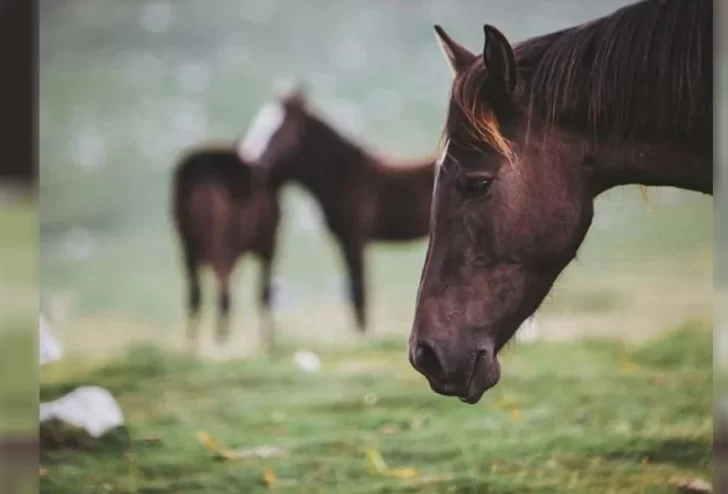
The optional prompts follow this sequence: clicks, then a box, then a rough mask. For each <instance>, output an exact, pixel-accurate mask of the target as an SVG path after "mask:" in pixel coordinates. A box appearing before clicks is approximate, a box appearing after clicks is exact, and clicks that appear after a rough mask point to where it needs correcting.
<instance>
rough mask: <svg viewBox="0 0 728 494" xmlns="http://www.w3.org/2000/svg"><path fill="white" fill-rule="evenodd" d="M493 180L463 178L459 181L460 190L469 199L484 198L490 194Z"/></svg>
mask: <svg viewBox="0 0 728 494" xmlns="http://www.w3.org/2000/svg"><path fill="white" fill-rule="evenodd" d="M492 183H493V179H491V178H484V177H462V178H460V180H458V184H457V185H458V189H459V190H460V192H461V193H462V194H463V195H465V196H468V197H475V196H482V195H485V193H487V192H488V189H490V185H491V184H492Z"/></svg>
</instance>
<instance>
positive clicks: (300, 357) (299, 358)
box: [293, 350, 321, 372]
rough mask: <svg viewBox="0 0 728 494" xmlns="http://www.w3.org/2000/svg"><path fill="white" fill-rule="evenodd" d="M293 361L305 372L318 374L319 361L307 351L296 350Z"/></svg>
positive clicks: (316, 356)
mask: <svg viewBox="0 0 728 494" xmlns="http://www.w3.org/2000/svg"><path fill="white" fill-rule="evenodd" d="M293 359H294V360H295V361H296V365H298V367H299V368H300V369H301V370H303V371H305V372H318V370H319V369H320V368H321V359H319V358H318V355H316V354H315V353H313V352H310V351H308V350H298V351H297V352H296V354H295V355H294V356H293Z"/></svg>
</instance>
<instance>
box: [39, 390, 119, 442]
mask: <svg viewBox="0 0 728 494" xmlns="http://www.w3.org/2000/svg"><path fill="white" fill-rule="evenodd" d="M52 419H56V420H60V421H62V422H65V423H67V424H71V425H73V426H75V427H79V428H82V429H84V430H85V431H86V432H88V433H89V434H90V435H91V436H92V437H100V436H102V435H103V434H104V433H106V432H108V431H109V430H111V429H113V428H115V427H118V426H120V425H123V424H124V415H123V413H122V412H121V408H119V405H118V404H117V403H116V400H114V397H113V396H111V393H109V392H108V391H107V390H105V389H103V388H100V387H98V386H82V387H80V388H76V389H75V390H74V391H72V392H70V393H69V394H67V395H66V396H64V397H63V398H60V399H58V400H56V401H53V402H50V403H41V404H40V421H41V422H45V421H47V420H52Z"/></svg>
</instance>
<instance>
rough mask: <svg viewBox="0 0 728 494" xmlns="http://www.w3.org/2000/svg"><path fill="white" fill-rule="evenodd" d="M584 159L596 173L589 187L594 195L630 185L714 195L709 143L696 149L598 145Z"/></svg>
mask: <svg viewBox="0 0 728 494" xmlns="http://www.w3.org/2000/svg"><path fill="white" fill-rule="evenodd" d="M676 141H677V140H676ZM678 142H679V141H678ZM701 148H702V149H701ZM586 156H587V158H588V159H590V160H591V162H592V163H591V164H592V166H593V167H594V171H595V173H594V174H593V178H592V184H591V186H592V190H593V193H594V195H595V196H596V195H598V194H600V193H602V192H604V191H606V190H608V189H611V188H613V187H617V186H620V185H630V184H639V185H648V186H669V187H677V188H680V189H685V190H691V191H696V192H703V193H706V194H711V195H712V194H713V157H712V145H711V144H708V145H707V146H706V145H702V146H700V147H698V146H688V145H684V144H664V143H660V144H654V143H644V142H624V143H616V144H615V143H598V144H596V145H595V146H594V152H593V153H590V154H588V155H586Z"/></svg>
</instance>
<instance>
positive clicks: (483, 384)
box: [459, 352, 500, 405]
mask: <svg viewBox="0 0 728 494" xmlns="http://www.w3.org/2000/svg"><path fill="white" fill-rule="evenodd" d="M499 380H500V363H499V362H498V356H497V355H495V354H494V355H493V356H492V357H489V356H488V353H486V352H480V353H478V356H477V357H476V359H475V363H474V364H473V372H472V373H471V374H470V380H469V381H468V385H467V387H466V390H465V394H463V395H461V396H460V397H459V398H460V401H461V402H463V403H467V404H468V405H475V404H476V403H478V402H479V401H480V399H481V398H482V397H483V394H485V392H486V391H488V390H489V389H490V388H492V387H493V386H495V385H496V384H498V381H499Z"/></svg>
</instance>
